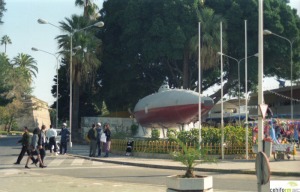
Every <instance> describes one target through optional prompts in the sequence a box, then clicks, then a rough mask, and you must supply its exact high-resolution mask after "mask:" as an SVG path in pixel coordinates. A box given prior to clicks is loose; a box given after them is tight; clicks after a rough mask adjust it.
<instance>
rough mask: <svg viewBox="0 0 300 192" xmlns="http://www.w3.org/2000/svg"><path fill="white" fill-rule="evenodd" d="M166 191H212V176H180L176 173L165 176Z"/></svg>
mask: <svg viewBox="0 0 300 192" xmlns="http://www.w3.org/2000/svg"><path fill="white" fill-rule="evenodd" d="M167 188H168V189H167V191H168V192H172V191H180V192H184V191H195V192H196V191H197V192H201V191H203V192H212V191H213V178H212V176H197V177H196V178H182V177H181V176H178V175H172V176H168V177H167Z"/></svg>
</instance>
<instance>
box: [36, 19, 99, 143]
mask: <svg viewBox="0 0 300 192" xmlns="http://www.w3.org/2000/svg"><path fill="white" fill-rule="evenodd" d="M38 23H40V24H49V25H52V26H54V27H56V28H59V29H61V30H63V31H66V30H65V29H63V28H61V27H59V26H56V25H54V24H52V23H50V22H48V21H46V20H43V19H38ZM103 26H104V23H103V22H102V21H100V22H97V23H95V24H93V25H89V26H87V27H84V28H81V29H72V31H70V32H69V31H68V33H69V35H70V69H69V70H70V112H69V113H70V114H69V115H70V120H69V121H70V140H69V142H70V147H72V134H71V133H72V117H73V116H72V108H73V90H72V87H73V72H72V70H73V66H72V65H73V63H72V57H73V35H74V34H75V33H77V32H80V31H84V30H86V29H89V28H91V27H103Z"/></svg>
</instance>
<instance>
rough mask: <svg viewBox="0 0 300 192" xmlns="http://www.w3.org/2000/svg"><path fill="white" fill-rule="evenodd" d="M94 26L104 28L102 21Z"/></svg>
mask: <svg viewBox="0 0 300 192" xmlns="http://www.w3.org/2000/svg"><path fill="white" fill-rule="evenodd" d="M94 26H95V27H99V28H100V27H103V26H104V23H103V22H102V21H100V22H97V23H95V24H94Z"/></svg>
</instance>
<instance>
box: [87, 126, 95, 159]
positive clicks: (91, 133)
mask: <svg viewBox="0 0 300 192" xmlns="http://www.w3.org/2000/svg"><path fill="white" fill-rule="evenodd" d="M87 136H88V138H89V140H90V155H89V156H90V157H95V156H96V148H97V130H96V126H95V124H93V125H92V128H91V129H90V130H89V132H88V135H87Z"/></svg>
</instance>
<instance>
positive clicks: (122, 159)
mask: <svg viewBox="0 0 300 192" xmlns="http://www.w3.org/2000/svg"><path fill="white" fill-rule="evenodd" d="M88 152H89V146H88V145H76V144H75V145H73V147H72V149H71V150H69V155H72V156H75V157H80V158H84V159H92V160H94V161H100V162H107V163H115V164H123V165H131V166H139V167H151V168H160V169H177V170H182V169H184V165H182V164H181V163H180V162H177V161H173V160H172V159H154V158H151V159H150V158H140V157H134V156H125V151H124V156H121V155H114V154H111V155H110V157H108V158H105V157H89V156H88ZM195 170H196V171H204V172H222V173H238V174H255V160H223V161H222V160H219V162H218V163H216V164H209V163H204V164H199V165H197V166H196V167H195ZM270 170H271V175H277V176H296V177H298V176H299V177H300V150H299V148H298V149H297V154H296V155H295V160H293V156H291V159H290V160H287V159H285V160H281V161H275V160H274V158H273V156H272V157H270Z"/></svg>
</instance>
